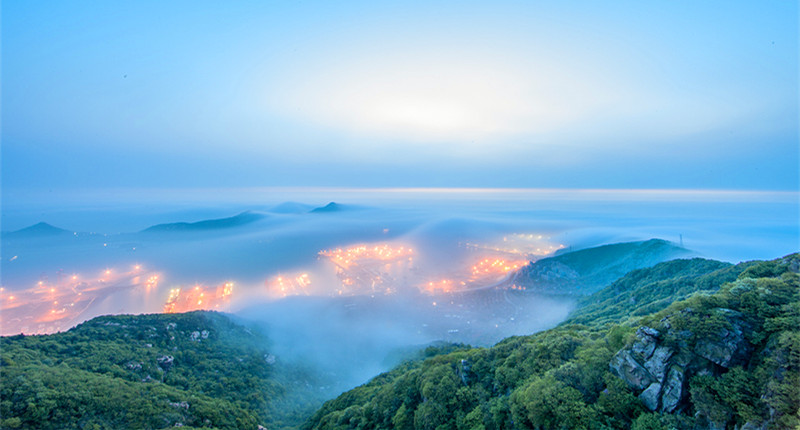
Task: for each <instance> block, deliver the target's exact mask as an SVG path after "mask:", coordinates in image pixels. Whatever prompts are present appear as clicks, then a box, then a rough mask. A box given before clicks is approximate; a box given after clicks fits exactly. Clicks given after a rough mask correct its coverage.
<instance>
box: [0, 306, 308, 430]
mask: <svg viewBox="0 0 800 430" xmlns="http://www.w3.org/2000/svg"><path fill="white" fill-rule="evenodd" d="M0 350H1V351H2V352H0V377H1V379H2V381H3V384H2V389H0V400H1V402H0V416H2V421H1V422H0V424H1V427H2V428H36V429H69V428H109V429H111V428H113V429H117V428H166V427H173V426H178V425H182V426H190V427H191V426H195V427H213V428H221V429H225V428H227V429H256V428H257V427H258V426H259V425H264V426H266V427H267V428H270V429H276V428H277V429H280V428H284V427H291V426H293V425H296V424H298V423H299V420H301V419H304V418H305V417H307V416H308V415H309V414H310V413H311V412H312V411H313V410H314V408H315V407H317V406H318V405H319V403H320V398H321V397H322V395H323V394H322V393H323V392H324V390H322V389H321V388H320V387H321V382H320V381H319V380H318V379H316V377H315V376H314V375H312V374H309V373H307V372H305V371H304V370H303V369H301V368H297V367H292V366H291V365H288V364H287V363H282V361H281V358H280V357H275V356H273V355H271V354H270V351H269V339H267V338H266V337H265V336H264V335H263V334H261V333H259V332H258V331H257V330H256V329H255V328H248V327H245V326H242V325H239V324H237V323H234V322H233V321H232V320H231V319H230V318H229V317H228V316H225V315H223V314H218V313H214V312H191V313H187V314H163V315H139V316H130V315H119V316H104V317H98V318H95V319H92V320H90V321H87V322H85V323H83V324H80V325H79V326H77V327H75V328H73V329H72V330H69V331H67V332H64V333H57V334H53V335H47V336H21V335H20V336H11V337H5V338H2V339H0Z"/></svg>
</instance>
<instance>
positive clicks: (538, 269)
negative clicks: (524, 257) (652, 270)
mask: <svg viewBox="0 0 800 430" xmlns="http://www.w3.org/2000/svg"><path fill="white" fill-rule="evenodd" d="M691 253H692V252H691V251H689V250H687V249H685V248H681V247H679V246H676V245H675V244H673V243H671V242H667V241H665V240H661V239H650V240H647V241H641V242H626V243H616V244H611V245H604V246H598V247H595V248H589V249H583V250H579V251H574V252H568V253H564V254H560V255H557V256H554V257H549V258H543V259H541V260H538V261H535V262H532V263H530V264H528V265H527V266H525V267H522V268H521V269H519V270H518V271H517V272H516V273H514V274H512V275H511V277H509V279H508V280H507V281H506V283H507V284H508V285H517V286H523V287H525V288H526V289H527V290H528V291H534V292H543V293H551V294H579V295H580V294H591V293H593V292H595V291H597V290H598V289H600V288H602V287H604V286H606V285H608V284H609V283H611V282H613V281H615V280H616V279H618V278H620V277H621V276H623V275H625V274H626V273H628V272H630V271H631V270H636V269H641V268H644V267H650V266H653V265H654V264H657V263H660V262H662V261H667V260H672V259H675V258H679V257H686V256H689V255H690V254H691Z"/></svg>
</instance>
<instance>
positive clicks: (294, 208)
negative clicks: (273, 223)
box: [269, 202, 314, 214]
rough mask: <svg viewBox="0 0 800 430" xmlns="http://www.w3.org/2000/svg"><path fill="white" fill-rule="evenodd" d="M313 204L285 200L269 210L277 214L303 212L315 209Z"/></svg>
mask: <svg viewBox="0 0 800 430" xmlns="http://www.w3.org/2000/svg"><path fill="white" fill-rule="evenodd" d="M313 208H314V207H313V206H310V205H306V204H303V203H297V202H283V203H281V204H279V205H277V206H274V207H272V208H270V210H269V212H272V213H276V214H301V213H306V212H308V211H310V210H311V209H313Z"/></svg>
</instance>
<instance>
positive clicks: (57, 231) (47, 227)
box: [3, 222, 71, 239]
mask: <svg viewBox="0 0 800 430" xmlns="http://www.w3.org/2000/svg"><path fill="white" fill-rule="evenodd" d="M70 233H71V232H70V231H67V230H64V229H63V228H58V227H56V226H53V225H51V224H48V223H46V222H40V223H38V224H34V225H32V226H29V227H25V228H23V229H20V230H15V231H10V232H3V237H4V238H7V239H25V238H36V237H51V236H60V235H64V234H70Z"/></svg>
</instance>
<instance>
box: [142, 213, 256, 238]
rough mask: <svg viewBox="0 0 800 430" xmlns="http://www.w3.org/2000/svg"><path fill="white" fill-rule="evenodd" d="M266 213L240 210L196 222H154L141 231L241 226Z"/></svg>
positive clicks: (208, 229) (182, 230)
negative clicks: (227, 215)
mask: <svg viewBox="0 0 800 430" xmlns="http://www.w3.org/2000/svg"><path fill="white" fill-rule="evenodd" d="M265 217H266V215H264V214H260V213H257V212H250V211H247V212H242V213H240V214H238V215H234V216H232V217H228V218H218V219H209V220H203V221H197V222H174V223H168V224H156V225H154V226H151V227H148V228H146V229H144V230H142V232H143V233H162V232H194V231H212V230H222V229H228V228H234V227H241V226H243V225H247V224H250V223H254V222H256V221H259V220H261V219H263V218H265Z"/></svg>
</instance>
